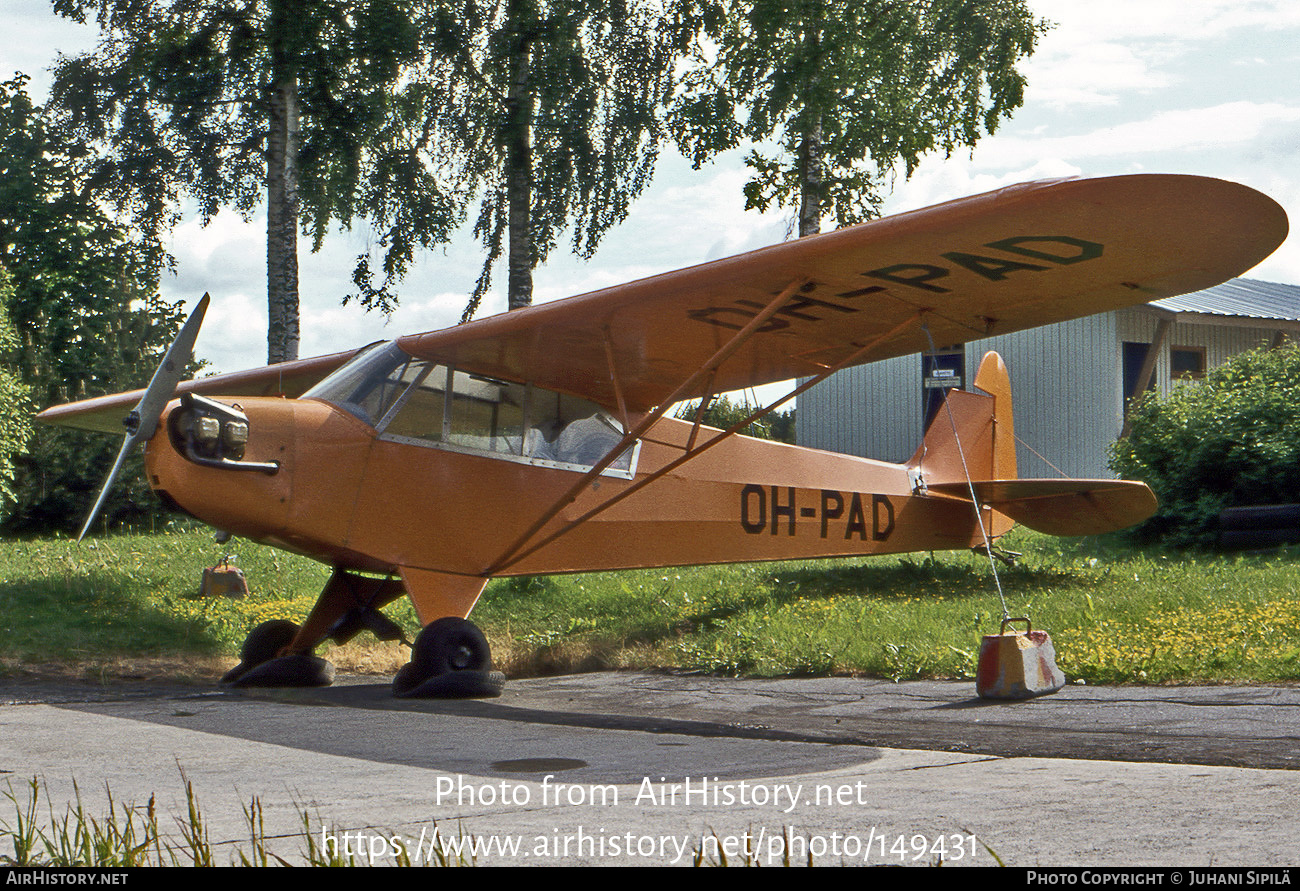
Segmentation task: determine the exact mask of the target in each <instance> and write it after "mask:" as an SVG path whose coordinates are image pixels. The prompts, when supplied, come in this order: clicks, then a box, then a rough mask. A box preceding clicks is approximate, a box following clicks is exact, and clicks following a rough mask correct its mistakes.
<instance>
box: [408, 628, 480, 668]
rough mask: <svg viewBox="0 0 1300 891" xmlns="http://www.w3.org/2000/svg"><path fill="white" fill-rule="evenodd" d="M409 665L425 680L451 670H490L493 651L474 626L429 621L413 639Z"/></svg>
mask: <svg viewBox="0 0 1300 891" xmlns="http://www.w3.org/2000/svg"><path fill="white" fill-rule="evenodd" d="M411 664H412V665H413V666H416V669H417V670H418V672H419V674H420V675H421V676H423V677H426V678H428V677H436V676H437V675H440V674H447V673H448V672H452V671H491V670H492V650H491V648H490V647H489V646H488V642H487V637H486V636H484V634H483V632H482V631H480V630H479V628H478V626H477V625H475V624H474V623H473V622H470V621H467V620H465V619H458V618H456V617H455V616H447V617H445V618H442V619H438V620H437V621H434V622H430V623H429V624H428V625H426V626H425V627H424V630H423V631H421V632H420V634H419V636H417V637H416V638H415V643H414V644H413V645H412V646H411Z"/></svg>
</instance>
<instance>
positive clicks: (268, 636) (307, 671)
mask: <svg viewBox="0 0 1300 891" xmlns="http://www.w3.org/2000/svg"><path fill="white" fill-rule="evenodd" d="M403 593H404V590H403V588H402V585H401V583H400V582H398V581H396V580H395V579H373V578H365V577H363V576H357V575H354V574H352V573H349V572H346V571H344V570H336V571H335V572H334V575H333V576H331V577H330V580H329V582H328V583H327V584H326V585H325V590H324V591H322V592H321V596H320V600H319V601H317V603H316V606H315V607H314V608H313V609H312V612H311V615H309V616H308V617H307V619H306V621H305V622H304V623H303V624H302V626H301V627H299V626H298V625H296V624H294V623H293V622H290V621H287V620H284V619H277V620H273V621H270V622H263V623H262V624H261V625H258V626H257V627H256V628H254V629H253V630H252V632H250V633H249V635H248V638H247V639H246V640H245V641H244V646H243V648H242V649H240V651H239V657H240V661H239V664H238V665H236V666H235V667H234V668H232V669H231V670H230V671H228V672H226V674H225V676H224V677H222V679H221V683H222V684H223V685H226V686H230V687H325V686H329V685H330V684H331V683H333V682H334V666H333V665H331V664H330V663H329V662H327V661H325V660H324V659H322V658H320V657H319V656H315V655H312V651H313V650H314V649H315V648H316V647H317V646H318V645H319V644H321V643H323V642H324V641H326V640H333V641H334V642H335V643H340V644H341V643H346V642H347V641H349V640H351V639H352V638H353V637H355V636H356V635H357V634H359V633H360V632H361V631H363V630H366V631H370V632H372V633H373V634H374V635H375V636H376V637H378V638H379V639H380V640H400V641H402V642H403V643H406V642H407V641H406V638H405V635H404V634H403V633H402V629H401V628H399V627H398V626H397V625H396V624H395V623H394V622H393V621H392V620H391V619H389V618H388V617H387V616H385V615H384V614H383V613H381V612H380V611H379V610H380V608H381V607H383V606H385V605H387V604H389V603H391V602H392V601H393V600H395V599H397V598H398V597H400V596H401V595H402V594H403ZM505 680H506V679H505V675H504V674H502V673H501V672H499V671H493V670H492V652H491V649H490V648H489V646H488V642H487V638H486V637H485V636H484V635H483V632H482V631H480V630H479V628H478V627H477V626H476V625H474V624H473V623H472V622H469V621H467V620H466V619H462V618H459V617H456V616H447V617H445V618H441V619H438V620H436V621H434V622H431V623H429V624H428V625H426V626H425V627H424V630H422V631H421V632H420V633H419V635H418V636H417V637H416V638H415V643H414V644H411V661H410V662H408V663H407V664H406V665H404V666H402V669H401V670H400V671H399V672H398V673H397V676H396V677H395V678H394V679H393V695H394V696H400V697H403V698H411V699H414V698H427V699H475V698H487V697H493V696H500V695H501V690H502V688H503V687H504V685H505Z"/></svg>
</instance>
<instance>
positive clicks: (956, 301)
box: [399, 175, 1287, 410]
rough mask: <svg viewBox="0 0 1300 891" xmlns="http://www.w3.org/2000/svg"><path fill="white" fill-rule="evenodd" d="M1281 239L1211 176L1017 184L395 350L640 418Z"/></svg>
mask: <svg viewBox="0 0 1300 891" xmlns="http://www.w3.org/2000/svg"><path fill="white" fill-rule="evenodd" d="M1286 233H1287V219H1286V214H1285V212H1284V211H1283V210H1282V208H1281V207H1279V206H1278V205H1277V204H1276V203H1275V202H1273V201H1272V199H1270V198H1268V197H1267V196H1265V195H1262V194H1260V193H1259V192H1256V191H1254V190H1252V189H1249V188H1247V187H1245V186H1241V185H1237V184H1235V183H1230V182H1225V181H1223V180H1216V179H1208V178H1204V177H1195V176H1179V175H1135V176H1121V177H1112V178H1104V179H1073V180H1054V181H1045V182H1035V183H1026V184H1023V185H1018V186H1012V187H1009V188H1005V189H1001V190H999V191H996V192H990V193H987V194H984V195H977V196H974V197H971V198H963V199H960V200H958V201H952V202H949V203H946V204H941V205H937V206H935V207H930V208H926V209H923V210H917V211H912V212H910V213H904V214H899V215H897V216H892V217H887V218H884V219H880V220H875V221H872V222H868V223H864V224H862V225H859V226H853V227H849V228H845V229H840V230H837V231H834V232H829V233H825V234H822V235H815V236H810V237H807V238H801V239H798V240H796V241H790V242H786V243H784V244H779V245H775V246H772V247H768V248H763V249H760V250H757V251H753V252H751V253H747V254H742V255H740V256H736V257H731V258H729V259H725V260H718V261H715V262H712V263H706V264H704V265H701V266H695V267H692V268H689V269H684V270H679V271H677V272H670V273H666V274H664V275H658V276H654V277H652V278H647V279H642V280H640V281H636V282H632V283H629V284H625V285H619V286H617V287H613V288H607V289H604V290H601V291H596V292H593V293H590V294H584V295H581V296H578V297H572V298H569V299H567V300H560V301H556V302H553V303H548V304H542V305H539V306H535V307H531V308H528V309H523V310H516V311H514V312H509V313H503V314H501V315H497V316H492V317H489V318H485V319H482V320H478V321H474V322H470V323H468V324H465V325H460V326H457V327H455V328H448V329H444V330H441V331H435V332H431V333H428V334H421V335H413V336H409V337H405V338H402V339H400V340H399V344H400V346H401V347H402V348H403V349H405V350H407V351H408V352H410V353H413V354H414V355H416V356H419V357H421V358H426V359H431V360H435V361H438V362H441V363H444V364H451V365H455V366H456V367H457V368H460V369H463V370H466V371H470V372H472V373H477V374H482V375H485V376H489V377H497V378H504V379H508V380H518V381H523V380H528V381H532V382H533V383H536V384H538V385H540V386H544V387H547V388H549V389H553V390H561V391H565V392H569V393H574V394H578V395H582V396H586V397H588V398H591V399H594V400H596V401H598V402H601V403H603V404H605V405H608V406H614V405H616V404H617V396H618V395H619V394H620V392H621V395H622V396H623V398H624V402H625V404H626V405H627V407H628V408H630V409H632V410H646V409H649V408H651V407H653V406H656V405H659V404H661V403H662V402H663V401H664V400H666V399H668V398H669V397H670V396H671V395H673V394H675V393H676V394H677V398H679V399H684V398H691V397H699V396H703V395H708V394H709V393H718V392H725V391H729V390H737V389H742V388H744V387H749V386H755V385H759V384H764V383H770V382H774V381H782V380H788V379H791V378H796V377H809V376H813V375H815V374H817V373H819V372H821V371H822V370H824V369H825V368H828V367H831V366H834V365H835V364H837V363H838V362H842V361H844V360H846V359H848V358H849V357H853V362H855V363H861V362H871V361H875V360H878V359H884V358H889V357H892V356H899V355H906V354H911V353H917V352H921V351H923V350H925V349H928V348H929V346H930V342H931V338H933V343H934V345H935V346H938V347H944V346H950V345H955V344H960V343H963V342H965V341H968V340H973V339H976V338H980V337H986V336H989V335H993V334H1002V333H1006V332H1009V331H1015V330H1019V329H1023V328H1031V327H1034V326H1037V325H1045V324H1049V323H1052V322H1060V321H1064V320H1067V319H1072V318H1077V317H1079V316H1086V315H1091V314H1093V313H1100V312H1106V311H1108V310H1113V309H1118V308H1121V307H1125V306H1132V305H1135V304H1141V303H1147V302H1149V301H1152V300H1157V299H1160V298H1163V297H1169V296H1173V295H1176V294H1183V293H1187V292H1190V291H1196V290H1200V289H1202V288H1207V287H1210V286H1211V285H1215V284H1218V283H1220V282H1223V281H1226V280H1228V279H1230V278H1233V277H1234V276H1237V275H1240V274H1241V273H1243V272H1245V271H1246V270H1248V269H1250V268H1251V267H1252V266H1254V265H1256V264H1257V263H1259V262H1260V261H1261V260H1263V259H1264V258H1265V257H1267V256H1268V255H1269V254H1270V253H1272V251H1273V250H1274V249H1275V248H1276V247H1277V246H1278V245H1279V244H1280V243H1281V242H1282V240H1283V239H1284V238H1285V237H1286ZM783 291H786V292H790V291H792V292H793V296H790V297H788V299H787V300H786V301H785V302H784V303H783V304H781V305H780V306H779V308H778V309H777V310H776V312H775V314H773V315H771V316H770V318H767V319H766V320H765V321H763V322H762V323H761V324H759V325H758V326H757V329H756V331H754V332H753V334H752V336H748V337H746V338H743V339H741V340H740V342H739V343H738V344H737V343H732V344H731V345H730V346H729V347H728V348H729V349H733V348H734V352H731V353H730V355H729V358H727V359H726V361H725V362H723V363H722V364H720V365H719V366H718V368H717V371H716V373H715V379H714V380H713V381H712V383H711V384H710V383H709V382H708V380H707V376H702V377H701V380H700V382H699V383H698V385H697V386H694V387H692V388H689V389H690V391H689V392H682V393H678V392H677V391H678V389H679V388H680V387H681V385H682V384H683V383H684V382H686V381H688V380H689V379H690V378H691V377H692V376H693V375H695V374H696V373H697V372H698V371H699V370H700V369H702V368H706V367H707V366H708V364H709V362H710V359H711V358H712V357H714V355H715V353H717V352H718V351H719V350H720V349H721V348H723V347H724V345H728V342H729V341H732V338H733V337H734V336H735V335H736V334H737V333H738V332H739V331H740V329H742V328H744V327H745V326H746V325H747V324H750V323H751V322H753V321H754V320H755V318H756V317H758V316H759V315H760V313H762V312H763V311H764V309H765V307H769V304H770V303H771V302H772V301H773V299H774V297H775V296H776V295H778V294H781V293H782V292H783ZM909 320H910V321H909ZM911 322H914V323H911ZM922 325H924V327H925V328H926V329H928V331H929V336H927V333H926V330H923V328H922ZM873 341H874V342H873ZM864 348H865V349H864ZM858 352H861V353H862V355H860V356H854V354H855V353H858Z"/></svg>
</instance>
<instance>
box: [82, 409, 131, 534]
mask: <svg viewBox="0 0 1300 891" xmlns="http://www.w3.org/2000/svg"><path fill="white" fill-rule="evenodd" d="M137 441H138V440H137V438H136V437H135V436H133V435H132V434H130V433H128V434H127V435H126V437H125V438H124V439H123V440H122V448H120V449H118V452H117V460H116V461H114V462H113V469H112V470H110V471H109V472H108V478H107V479H105V480H104V485H102V486H100V487H99V497H98V498H96V499H95V506H94V507H92V508H91V509H90V513H89V514H87V515H86V522H85V523H83V524H82V525H81V532H79V533H77V541H81V540H82V539H83V538H85V537H86V533H87V532H88V531H89V530H90V524H91V523H93V522H95V517H97V516H99V509H100V508H101V507H103V506H104V499H105V498H107V497H108V490H109V489H111V488H112V487H113V481H114V480H116V479H117V472H118V471H119V470H121V469H122V462H123V461H125V460H126V456H127V454H128V453H129V452H130V451H131V449H133V448H135V444H136V442H137Z"/></svg>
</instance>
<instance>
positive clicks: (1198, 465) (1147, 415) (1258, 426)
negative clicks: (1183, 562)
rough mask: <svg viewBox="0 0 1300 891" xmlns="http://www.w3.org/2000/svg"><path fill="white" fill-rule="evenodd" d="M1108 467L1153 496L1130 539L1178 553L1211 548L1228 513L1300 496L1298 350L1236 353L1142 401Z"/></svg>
mask: <svg viewBox="0 0 1300 891" xmlns="http://www.w3.org/2000/svg"><path fill="white" fill-rule="evenodd" d="M1110 466H1111V469H1112V470H1114V471H1115V472H1116V473H1118V474H1119V475H1120V476H1122V477H1124V478H1126V479H1140V480H1143V481H1145V482H1146V483H1147V484H1148V485H1150V486H1151V488H1152V490H1154V491H1155V493H1156V496H1157V497H1158V498H1159V499H1160V509H1159V510H1158V511H1157V512H1156V514H1155V515H1154V516H1152V517H1151V518H1150V519H1148V520H1147V521H1146V522H1145V523H1143V524H1142V525H1140V526H1138V527H1137V528H1136V529H1135V530H1134V533H1135V534H1137V535H1139V536H1142V537H1144V538H1151V539H1156V538H1158V539H1162V540H1163V541H1164V542H1166V543H1168V544H1172V545H1175V546H1180V547H1185V546H1190V545H1205V544H1210V543H1212V541H1213V539H1214V536H1215V532H1216V525H1217V517H1218V513H1219V511H1221V510H1223V509H1224V508H1226V507H1234V506H1238V505H1250V504H1277V503H1290V502H1295V501H1297V500H1300V346H1296V345H1294V344H1291V345H1287V346H1284V347H1281V348H1279V349H1274V350H1265V349H1260V350H1253V351H1251V352H1248V353H1243V354H1241V355H1239V356H1236V357H1235V358H1233V359H1230V360H1229V361H1228V362H1226V363H1224V364H1223V365H1221V366H1220V367H1218V368H1216V369H1214V370H1213V371H1211V372H1209V374H1207V375H1206V378H1205V380H1204V381H1202V382H1200V383H1190V382H1189V383H1184V384H1181V385H1179V386H1177V387H1175V388H1174V391H1173V392H1172V393H1170V394H1169V395H1168V396H1167V397H1164V398H1160V397H1158V396H1154V395H1149V396H1147V397H1146V398H1145V399H1144V400H1143V401H1142V402H1141V403H1140V404H1139V405H1137V406H1135V407H1134V408H1133V410H1132V426H1131V428H1130V434H1129V436H1128V437H1127V438H1126V439H1121V440H1120V441H1119V442H1117V443H1115V445H1114V446H1113V447H1112V451H1111V459H1110Z"/></svg>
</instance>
